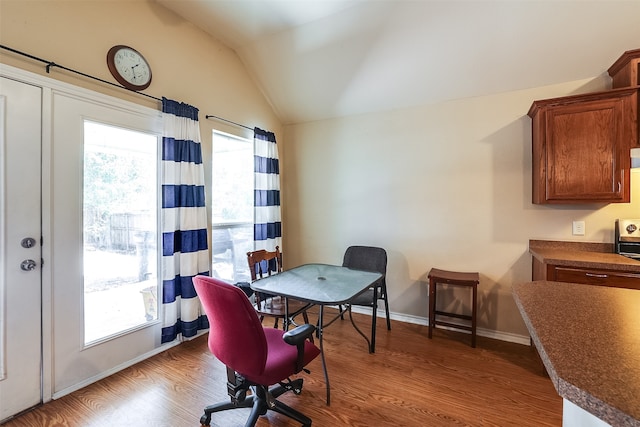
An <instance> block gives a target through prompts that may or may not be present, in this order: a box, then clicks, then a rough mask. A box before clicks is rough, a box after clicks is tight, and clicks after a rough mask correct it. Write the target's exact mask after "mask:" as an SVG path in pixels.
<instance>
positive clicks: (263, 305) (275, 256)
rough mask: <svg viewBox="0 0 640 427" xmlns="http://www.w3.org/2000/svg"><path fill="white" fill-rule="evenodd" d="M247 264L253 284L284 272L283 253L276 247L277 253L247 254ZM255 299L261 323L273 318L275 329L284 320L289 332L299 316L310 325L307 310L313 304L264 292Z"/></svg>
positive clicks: (258, 251) (256, 252)
mask: <svg viewBox="0 0 640 427" xmlns="http://www.w3.org/2000/svg"><path fill="white" fill-rule="evenodd" d="M247 262H248V263H249V271H250V272H251V281H252V282H254V281H256V280H259V279H261V278H263V277H265V276H271V274H277V273H281V272H282V253H281V252H280V248H279V247H278V246H276V249H275V251H272V252H270V251H266V250H264V249H260V250H257V251H253V252H247ZM254 297H255V303H254V307H255V309H256V312H257V313H258V316H260V321H262V320H263V319H264V318H265V317H273V318H274V319H275V322H274V326H273V327H274V328H277V327H278V321H279V320H280V319H282V327H283V329H284V330H287V329H288V327H289V324H290V323H293V324H294V325H296V323H295V322H294V321H293V319H294V318H295V317H296V316H298V315H302V318H303V319H304V323H309V317H308V316H307V310H308V309H309V307H311V305H312V304H309V303H305V302H302V301H298V300H294V299H291V298H285V297H281V296H279V295H270V294H265V293H262V292H256V293H255V294H254ZM285 304H288V308H289V309H288V311H289V318H288V319H287V318H286V310H285V308H286V306H285Z"/></svg>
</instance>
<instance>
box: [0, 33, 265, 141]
mask: <svg viewBox="0 0 640 427" xmlns="http://www.w3.org/2000/svg"><path fill="white" fill-rule="evenodd" d="M0 48H2V49H5V50H8V51H10V52H13V53H16V54H18V55H22V56H26V57H27V58H30V59H33V60H35V61H39V62H42V63H44V64H47V65H46V67H45V69H46V71H47V74H49V72H50V71H51V68H52V67H58V68H61V69H63V70H66V71H69V72H71V73H74V74H78V75H81V76H83V77H87V78H90V79H93V80H97V81H99V82H102V83H106V84H108V85H111V86H114V87H117V88H119V89H125V90H127V91H129V92H133V93H137V94H138V95H142V96H146V97H147V98H151V99H155V100H156V101H160V102H162V98H158V97H155V96H152V95H148V94H146V93H143V92H136V91H135V90H131V89H128V88H126V87H124V86H120V85H119V84H115V83H112V82H109V81H107V80H103V79H101V78H98V77H95V76H92V75H89V74H85V73H82V72H80V71H77V70H74V69H72V68H68V67H65V66H63V65H60V64H56V63H55V62H53V61H48V60H46V59H42V58H38V57H37V56H34V55H30V54H28V53H25V52H22V51H19V50H17V49H13V48H10V47H9V46H5V45H2V44H0ZM205 118H206V119H217V120H222V121H223V122H227V123H231V124H233V125H236V126H240V127H243V128H245V129H249V130H254V128H252V127H249V126H245V125H242V124H240V123H236V122H233V121H231V120H227V119H223V118H222V117H218V116H212V115H207V116H205Z"/></svg>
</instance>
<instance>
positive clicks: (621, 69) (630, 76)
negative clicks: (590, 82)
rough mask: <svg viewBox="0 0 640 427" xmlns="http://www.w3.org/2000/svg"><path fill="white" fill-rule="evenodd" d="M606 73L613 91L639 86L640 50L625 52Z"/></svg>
mask: <svg viewBox="0 0 640 427" xmlns="http://www.w3.org/2000/svg"><path fill="white" fill-rule="evenodd" d="M607 71H608V73H609V76H611V80H612V83H611V87H612V88H614V89H615V88H620V87H629V86H638V85H640V49H635V50H628V51H626V52H625V53H623V54H622V56H620V58H618V60H617V61H616V62H614V63H613V65H612V66H611V67H609V70H607Z"/></svg>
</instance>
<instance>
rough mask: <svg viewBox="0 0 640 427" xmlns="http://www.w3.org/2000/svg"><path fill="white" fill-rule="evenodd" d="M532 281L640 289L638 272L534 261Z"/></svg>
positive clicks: (639, 273)
mask: <svg viewBox="0 0 640 427" xmlns="http://www.w3.org/2000/svg"><path fill="white" fill-rule="evenodd" d="M536 263H537V264H536ZM533 280H549V281H553V282H569V283H582V284H585V285H598V286H612V287H615V288H630V289H640V272H627V271H613V270H606V269H594V268H584V267H571V266H564V265H562V266H559V265H553V264H542V263H541V262H540V261H538V260H535V259H534V262H533Z"/></svg>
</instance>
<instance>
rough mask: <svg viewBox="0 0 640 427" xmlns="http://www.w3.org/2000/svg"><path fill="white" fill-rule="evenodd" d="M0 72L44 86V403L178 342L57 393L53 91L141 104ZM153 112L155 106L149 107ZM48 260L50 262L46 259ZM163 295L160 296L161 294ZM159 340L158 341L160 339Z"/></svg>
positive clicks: (11, 70)
mask: <svg viewBox="0 0 640 427" xmlns="http://www.w3.org/2000/svg"><path fill="white" fill-rule="evenodd" d="M0 75H2V76H5V77H8V78H11V79H14V80H18V81H22V82H24V83H28V84H32V85H36V86H40V87H41V88H42V183H43V185H42V236H43V243H42V258H43V259H44V265H43V266H42V352H43V354H42V364H43V365H42V375H43V378H42V399H43V402H48V401H50V400H51V399H54V398H58V397H61V396H63V395H64V394H67V393H70V392H72V391H74V390H77V389H79V388H81V387H84V386H85V385H88V384H90V383H91V382H94V381H97V380H99V379H101V378H104V377H107V376H108V375H111V374H113V373H115V372H117V371H119V370H122V369H124V368H126V367H128V366H131V365H133V364H135V363H137V362H139V361H141V360H144V359H146V358H148V357H150V356H153V355H154V354H157V353H160V352H162V351H164V350H166V349H168V348H170V347H172V346H174V345H177V344H178V342H173V343H167V344H163V345H160V344H159V345H158V346H157V347H156V348H155V349H153V350H151V351H148V352H146V353H144V354H140V355H138V356H137V357H134V358H133V359H131V360H128V361H125V362H122V363H120V364H119V365H117V366H114V367H112V368H110V369H108V370H106V371H104V372H102V373H100V374H98V375H95V376H93V377H92V378H89V379H87V380H86V381H83V382H81V383H78V384H76V385H75V386H73V387H69V388H67V389H65V390H63V391H60V390H59V391H58V392H57V393H54V384H53V378H54V375H53V366H54V363H53V362H54V361H53V357H54V355H53V351H52V350H53V345H54V343H53V337H54V334H53V324H54V322H53V270H52V262H51V260H52V259H53V257H52V255H53V254H52V241H51V238H52V236H53V218H52V210H53V201H52V187H51V178H52V176H53V174H52V167H53V165H52V159H53V153H52V147H53V134H52V123H53V121H52V118H53V113H54V111H53V107H52V105H53V94H54V93H56V92H58V93H64V94H67V95H70V96H77V97H79V98H80V99H83V100H87V101H95V102H97V103H105V104H111V105H114V106H117V107H118V108H131V109H141V108H145V107H141V106H140V105H139V104H135V103H132V102H129V101H125V100H121V99H118V98H114V97H111V96H107V95H103V94H100V93H97V92H94V91H91V90H88V89H84V88H80V87H77V86H73V85H71V84H67V83H64V82H60V81H57V80H55V79H51V78H49V77H46V76H41V75H38V74H34V73H32V72H29V71H25V70H22V69H19V68H16V67H12V66H9V65H6V64H2V63H0ZM149 110H150V111H151V110H152V109H149ZM155 113H157V118H158V121H161V113H160V111H155ZM47 261H49V262H47ZM159 297H160V296H159ZM158 341H159V340H158Z"/></svg>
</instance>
